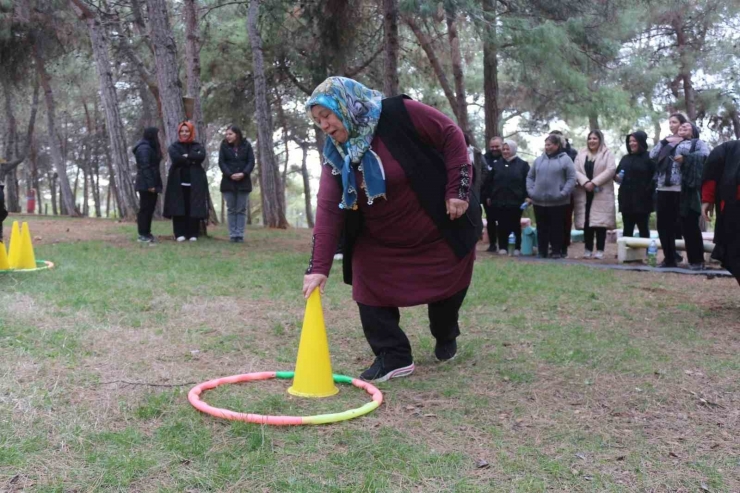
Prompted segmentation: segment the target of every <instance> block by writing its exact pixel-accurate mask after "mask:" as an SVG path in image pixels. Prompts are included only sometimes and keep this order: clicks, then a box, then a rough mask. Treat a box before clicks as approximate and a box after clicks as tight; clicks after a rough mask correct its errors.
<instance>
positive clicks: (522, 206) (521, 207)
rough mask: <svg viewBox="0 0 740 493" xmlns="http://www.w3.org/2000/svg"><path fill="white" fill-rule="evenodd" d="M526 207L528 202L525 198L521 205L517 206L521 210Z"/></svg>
mask: <svg viewBox="0 0 740 493" xmlns="http://www.w3.org/2000/svg"><path fill="white" fill-rule="evenodd" d="M527 207H529V202H527V201H526V200H525V201H524V203H523V204H522V205H521V206H519V208H520V209H521V210H524V209H526V208H527Z"/></svg>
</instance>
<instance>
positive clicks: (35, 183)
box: [28, 141, 44, 214]
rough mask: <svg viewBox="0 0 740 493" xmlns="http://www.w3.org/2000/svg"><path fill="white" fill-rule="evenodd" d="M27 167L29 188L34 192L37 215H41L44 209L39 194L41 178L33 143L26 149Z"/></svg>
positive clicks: (41, 196) (40, 194) (42, 198)
mask: <svg viewBox="0 0 740 493" xmlns="http://www.w3.org/2000/svg"><path fill="white" fill-rule="evenodd" d="M28 165H29V167H30V170H31V188H33V189H34V190H36V207H38V211H39V212H38V213H39V214H41V211H43V207H44V196H43V194H42V193H41V177H40V174H39V163H38V152H37V151H36V143H35V141H32V142H31V146H30V148H29V149H28Z"/></svg>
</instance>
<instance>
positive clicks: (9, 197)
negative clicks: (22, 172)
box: [5, 168, 21, 212]
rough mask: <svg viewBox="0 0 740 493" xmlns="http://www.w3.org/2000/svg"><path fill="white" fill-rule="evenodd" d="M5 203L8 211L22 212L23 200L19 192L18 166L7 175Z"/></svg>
mask: <svg viewBox="0 0 740 493" xmlns="http://www.w3.org/2000/svg"><path fill="white" fill-rule="evenodd" d="M5 205H6V207H7V209H8V212H21V201H20V198H19V192H18V168H13V169H12V170H11V171H10V173H8V174H7V175H5Z"/></svg>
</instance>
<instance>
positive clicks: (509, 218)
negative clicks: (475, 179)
mask: <svg viewBox="0 0 740 493" xmlns="http://www.w3.org/2000/svg"><path fill="white" fill-rule="evenodd" d="M516 151H517V145H516V142H514V141H513V140H508V139H507V140H504V144H503V146H501V159H499V160H497V161H495V162H494V163H493V166H492V167H491V169H490V170H489V171H488V175H487V176H486V183H485V184H484V185H483V187H484V189H485V195H486V197H487V198H486V204H487V205H488V206H489V207H491V209H492V210H493V213H494V216H495V217H496V218H497V219H498V228H497V232H498V247H499V252H498V253H499V255H506V254H507V253H508V252H507V250H506V245H507V244H508V242H509V235H510V234H511V233H514V238H516V245H515V249H514V252H513V253H514V256H518V255H519V253H520V250H521V248H522V227H521V220H522V207H521V206H522V205H523V203H524V201H525V200H526V199H527V174H528V173H529V163H528V162H526V161H524V160H523V159H521V158H520V157H519V156H517V155H516Z"/></svg>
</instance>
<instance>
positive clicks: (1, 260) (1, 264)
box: [0, 241, 10, 270]
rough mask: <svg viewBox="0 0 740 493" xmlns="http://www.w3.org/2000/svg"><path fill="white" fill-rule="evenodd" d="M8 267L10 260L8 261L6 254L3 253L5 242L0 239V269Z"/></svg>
mask: <svg viewBox="0 0 740 493" xmlns="http://www.w3.org/2000/svg"><path fill="white" fill-rule="evenodd" d="M8 269H10V262H8V254H7V253H5V243H3V242H1V241H0V270H8Z"/></svg>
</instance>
